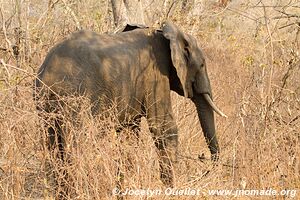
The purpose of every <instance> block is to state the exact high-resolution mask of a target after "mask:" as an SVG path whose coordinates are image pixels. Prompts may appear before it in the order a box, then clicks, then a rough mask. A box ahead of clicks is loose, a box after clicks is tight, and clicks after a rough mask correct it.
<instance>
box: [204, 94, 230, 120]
mask: <svg viewBox="0 0 300 200" xmlns="http://www.w3.org/2000/svg"><path fill="white" fill-rule="evenodd" d="M203 96H204V98H205V100H206V101H207V103H208V104H209V105H210V106H211V107H212V109H213V110H214V111H215V112H216V113H218V114H219V115H221V116H222V117H226V118H227V115H225V114H224V113H223V112H222V111H221V110H220V109H219V108H218V107H217V106H216V105H215V104H214V102H213V101H212V100H211V98H210V96H209V95H208V94H203Z"/></svg>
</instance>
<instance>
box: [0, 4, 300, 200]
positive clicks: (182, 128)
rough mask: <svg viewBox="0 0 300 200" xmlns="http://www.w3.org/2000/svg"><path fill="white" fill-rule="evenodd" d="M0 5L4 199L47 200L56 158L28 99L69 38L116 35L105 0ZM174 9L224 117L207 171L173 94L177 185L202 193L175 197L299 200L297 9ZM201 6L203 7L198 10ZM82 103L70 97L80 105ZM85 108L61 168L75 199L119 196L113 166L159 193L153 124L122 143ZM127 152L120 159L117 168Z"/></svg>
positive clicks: (128, 181) (197, 131)
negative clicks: (82, 32) (80, 33)
mask: <svg viewBox="0 0 300 200" xmlns="http://www.w3.org/2000/svg"><path fill="white" fill-rule="evenodd" d="M0 2H1V5H0V24H1V28H0V41H1V42H0V62H1V63H0V199H51V198H52V197H53V188H54V183H53V182H54V181H52V182H51V180H49V178H47V176H49V171H47V170H49V168H48V167H47V166H48V164H47V163H48V162H49V158H50V157H49V152H48V151H47V148H46V147H45V143H46V142H45V141H46V133H45V130H43V129H42V128H41V126H40V124H41V123H40V120H41V118H40V117H39V116H38V112H37V111H36V109H35V105H34V101H33V98H32V93H33V91H32V88H33V87H32V86H33V80H34V78H35V75H36V71H37V69H38V68H39V66H40V64H41V62H42V61H43V59H44V58H45V55H46V54H47V52H48V51H49V49H50V48H51V47H52V46H53V45H54V44H55V43H57V42H58V41H61V40H62V39H63V38H65V37H67V35H68V34H69V33H71V32H73V31H75V30H78V29H80V28H84V29H91V30H94V31H97V32H100V33H105V32H113V31H114V29H115V27H114V23H113V20H112V19H113V16H112V11H111V5H110V1H106V0H101V1H94V0H88V1H72V0H58V1H56V0H55V1H53V0H49V1H36V0H31V1H19V0H16V1H5V0H0ZM145 2H147V5H145V4H144V5H143V6H152V8H151V9H153V10H157V9H159V8H156V7H155V6H158V4H155V0H154V1H153V2H154V3H152V4H151V1H145ZM149 2H150V3H149ZM168 2H169V3H166V4H164V5H165V6H170V8H169V7H167V9H166V10H167V11H168V12H167V13H168V17H169V18H170V19H172V20H173V21H174V22H175V23H176V24H178V26H180V27H181V28H182V29H183V30H184V31H186V32H189V33H191V34H192V35H194V36H195V37H197V39H198V42H199V44H200V46H202V48H203V50H204V52H205V54H206V57H207V62H208V70H209V74H210V79H211V82H212V87H213V91H214V99H215V101H216V103H217V105H219V107H220V108H222V109H223V110H224V111H225V113H226V114H227V115H228V119H223V118H220V117H218V116H217V117H216V122H217V132H218V138H219V143H220V147H221V157H220V163H219V165H218V166H217V167H216V168H215V169H214V171H211V172H210V173H208V174H207V175H204V174H205V172H206V171H207V170H211V168H212V165H211V163H210V161H209V160H208V159H207V160H206V159H203V160H199V159H198V155H199V154H202V153H204V154H205V156H206V158H208V156H209V152H208V148H207V146H206V144H205V141H204V137H203V134H202V132H201V128H200V126H199V123H198V119H197V116H196V112H195V108H194V107H193V106H192V104H191V103H190V102H189V101H188V100H186V99H184V98H182V97H179V96H178V95H176V94H175V93H172V100H173V109H174V114H175V116H176V121H177V124H178V126H179V140H180V145H179V152H180V156H179V162H178V163H177V165H176V166H175V177H176V183H175V184H176V187H178V188H188V187H190V188H195V189H200V190H201V195H200V196H196V197H195V196H184V197H183V196H176V197H174V198H175V199H176V198H178V199H195V198H198V199H203V198H206V199H210V198H216V199H220V198H224V199H225V198H231V196H229V197H228V196H227V197H226V196H221V197H220V196H218V197H214V196H209V195H208V190H210V189H228V190H230V189H233V190H235V189H268V188H272V189H276V190H278V191H280V190H282V189H290V190H292V189H293V190H297V189H298V191H297V192H298V193H297V196H296V199H297V198H299V195H300V194H299V193H300V191H299V188H300V132H299V130H300V115H299V113H300V96H299V95H300V78H299V77H300V59H299V54H300V52H299V49H300V42H299V41H300V33H299V32H300V16H299V14H298V13H299V10H300V4H299V2H298V1H293V0H291V1H288V4H287V3H285V1H278V2H277V4H274V3H273V4H272V2H273V1H268V0H266V1H259V3H257V2H256V1H251V0H250V1H247V3H245V2H244V1H239V0H233V1H232V2H230V3H229V4H228V5H227V7H226V8H225V10H219V9H222V8H218V9H216V8H214V7H213V6H212V4H210V3H209V2H210V1H204V0H203V1H191V2H192V3H191V2H190V1H184V2H189V3H187V4H186V5H185V6H182V5H179V4H180V3H178V2H177V1H168ZM170 2H171V3H170ZM172 2H175V3H172ZM176 2H177V3H176ZM197 2H198V3H197ZM199 2H200V3H199ZM187 5H188V6H187ZM197 6H199V7H197ZM171 7H172V8H171ZM183 7H184V8H183ZM146 9H147V7H145V8H144V10H146ZM196 9H202V11H201V12H200V15H199V12H195V10H196ZM145 12H146V11H145ZM153 12H154V11H153ZM155 13H156V14H157V13H159V12H155ZM165 14H166V13H165ZM147 16H148V15H145V18H146V17H147ZM156 17H157V18H156V19H154V17H153V18H151V19H153V21H152V23H153V24H154V25H155V23H156V22H157V21H160V20H161V19H163V18H165V17H166V16H158V15H157V16H156ZM77 100H78V99H77ZM77 100H76V101H75V102H74V101H72V99H68V100H66V101H67V102H69V103H72V105H73V106H76V105H77V103H78V101H77ZM84 102H85V100H84V99H80V108H81V109H80V112H79V115H80V119H82V120H81V122H80V124H74V123H69V124H68V129H69V130H70V131H69V133H70V134H69V135H68V144H69V145H68V154H69V155H70V157H71V158H72V162H71V163H70V165H69V166H68V167H67V168H66V169H65V170H67V171H68V172H69V173H68V174H69V175H70V177H68V180H69V181H68V183H69V188H70V190H71V191H72V192H71V195H72V199H110V198H113V196H112V190H113V188H114V187H115V181H116V180H115V179H116V177H115V173H116V170H117V167H118V165H119V167H120V168H121V169H122V170H125V169H127V170H126V174H125V187H126V188H132V189H138V188H143V189H147V188H151V189H158V188H163V187H164V186H163V184H162V183H161V181H160V178H159V169H158V162H157V155H156V152H155V147H154V145H153V141H152V139H151V137H150V133H149V131H148V129H147V124H146V123H145V122H144V121H143V122H142V130H141V132H140V137H139V138H138V139H136V138H135V137H130V136H131V135H132V134H131V133H130V131H125V132H124V133H123V134H122V135H121V136H119V137H117V136H116V133H115V130H114V128H113V127H114V124H115V123H116V122H115V120H114V119H106V120H100V119H98V118H97V119H95V118H92V117H91V115H90V113H89V105H88V104H87V103H84ZM78 107H79V106H78ZM65 120H66V121H71V120H69V119H68V117H67V116H66V118H65ZM124 138H126V139H124ZM120 152H122V153H120ZM120 156H122V160H123V161H124V162H121V163H116V160H117V159H118V158H119V157H120ZM128 160H129V162H127V161H128ZM125 161H126V162H125ZM50 162H51V160H50ZM128 163H130V164H131V165H130V166H131V167H130V169H129V170H128V166H127V165H129V164H128ZM53 165H54V169H58V168H60V167H61V166H60V165H59V163H54V164H53ZM57 171H58V170H57ZM61 179H62V180H63V179H65V177H63V176H61ZM127 198H128V199H141V198H143V197H140V196H127ZM241 198H244V199H250V198H253V197H251V196H250V197H249V196H248V197H247V196H243V197H241ZM260 198H261V199H265V197H260ZM155 199H168V197H166V196H164V195H160V196H156V197H155Z"/></svg>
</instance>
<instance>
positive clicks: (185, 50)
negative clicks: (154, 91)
mask: <svg viewBox="0 0 300 200" xmlns="http://www.w3.org/2000/svg"><path fill="white" fill-rule="evenodd" d="M162 32H163V35H164V37H165V38H167V39H168V40H169V41H170V50H171V59H172V63H173V66H174V68H175V69H176V74H177V77H178V78H177V80H178V79H179V81H177V83H175V84H179V85H180V86H179V88H180V89H179V90H178V89H177V92H178V93H181V94H183V95H184V96H185V97H188V98H191V99H192V101H193V102H194V103H195V105H196V107H197V111H198V116H199V119H200V122H201V126H202V129H203V132H204V136H205V138H206V141H207V143H208V145H209V148H210V151H211V153H212V154H213V158H215V157H216V156H214V155H217V153H218V152H219V147H218V142H217V139H216V134H215V123H214V115H213V111H215V112H217V113H218V114H220V115H221V116H226V115H225V114H223V113H222V112H221V111H220V110H219V109H218V108H217V107H216V106H215V104H214V103H213V101H212V91H211V86H210V81H209V78H208V74H207V69H206V63H205V59H204V56H203V53H202V51H201V49H200V48H199V47H198V45H197V41H196V39H195V38H194V37H192V36H191V35H189V34H186V33H183V32H181V31H180V30H179V29H178V27H177V26H175V25H174V24H172V23H171V22H165V23H164V24H163V26H162ZM178 82H180V83H178ZM170 84H171V88H172V87H173V88H178V87H176V86H175V87H174V86H172V84H174V83H172V82H171V83H170Z"/></svg>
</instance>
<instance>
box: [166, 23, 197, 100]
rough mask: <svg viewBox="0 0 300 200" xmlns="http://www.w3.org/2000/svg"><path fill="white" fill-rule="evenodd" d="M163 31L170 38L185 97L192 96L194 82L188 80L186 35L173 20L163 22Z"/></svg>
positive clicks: (173, 61) (174, 61) (174, 63)
mask: <svg viewBox="0 0 300 200" xmlns="http://www.w3.org/2000/svg"><path fill="white" fill-rule="evenodd" d="M162 32H163V35H164V37H165V38H167V39H168V40H170V49H171V58H172V63H173V65H174V67H175V68H176V72H177V76H178V78H179V80H180V82H181V85H182V87H183V92H184V96H185V97H192V96H193V90H192V83H191V82H190V81H189V80H188V74H187V73H188V65H187V56H188V55H189V52H188V48H187V46H188V42H187V40H186V38H185V35H184V34H183V33H182V32H181V31H180V30H179V29H178V27H177V26H176V25H174V24H172V23H171V22H165V23H163V24H162Z"/></svg>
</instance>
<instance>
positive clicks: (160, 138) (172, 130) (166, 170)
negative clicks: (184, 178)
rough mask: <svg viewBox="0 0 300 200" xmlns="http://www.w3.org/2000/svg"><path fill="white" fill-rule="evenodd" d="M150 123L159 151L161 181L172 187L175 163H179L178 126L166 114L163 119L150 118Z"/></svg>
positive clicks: (170, 116)
mask: <svg viewBox="0 0 300 200" xmlns="http://www.w3.org/2000/svg"><path fill="white" fill-rule="evenodd" d="M148 123H149V127H150V131H151V133H152V134H153V139H154V142H155V146H156V147H157V150H158V156H159V166H160V177H161V180H162V182H163V183H164V184H165V185H166V186H168V187H172V186H173V185H174V175H173V163H175V162H176V161H177V145H178V135H177V132H178V131H177V126H176V124H175V122H174V121H173V116H172V115H171V114H166V115H165V116H164V117H163V119H162V118H160V117H158V116H157V117H155V118H149V119H148Z"/></svg>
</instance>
